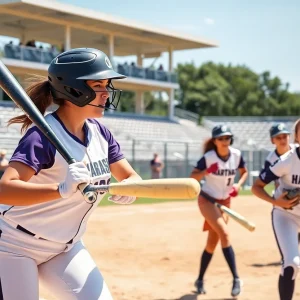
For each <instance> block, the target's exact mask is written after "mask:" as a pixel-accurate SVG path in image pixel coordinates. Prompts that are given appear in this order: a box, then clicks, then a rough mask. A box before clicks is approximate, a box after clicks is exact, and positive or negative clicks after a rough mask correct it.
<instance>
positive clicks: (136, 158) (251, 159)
mask: <svg viewBox="0 0 300 300" xmlns="http://www.w3.org/2000/svg"><path fill="white" fill-rule="evenodd" d="M119 143H120V145H121V148H122V151H123V152H124V154H125V156H126V158H127V160H128V161H129V162H130V163H131V164H132V166H133V167H134V169H135V170H136V171H137V172H138V173H139V174H140V175H141V176H142V177H143V178H144V179H149V178H150V177H151V168H150V161H151V160H152V159H153V154H154V153H158V155H159V157H160V159H161V160H162V161H163V163H164V165H165V168H164V169H163V172H162V177H163V178H176V177H178V178H180V177H181V178H183V177H189V175H190V173H191V171H192V170H193V168H194V167H195V165H196V163H197V161H198V160H199V159H200V157H201V156H202V155H203V150H202V147H203V144H202V143H187V142H180V141H164V142H161V141H160V142H158V141H153V140H129V141H122V140H121V141H119ZM268 153H269V152H268V150H263V149H261V150H257V149H253V150H242V155H243V157H244V160H245V161H246V164H247V168H248V171H249V176H248V178H247V181H246V184H245V186H246V187H249V186H252V184H253V181H254V180H255V179H256V178H257V176H258V175H259V172H260V170H261V168H262V167H263V165H264V161H265V159H266V157H267V155H268Z"/></svg>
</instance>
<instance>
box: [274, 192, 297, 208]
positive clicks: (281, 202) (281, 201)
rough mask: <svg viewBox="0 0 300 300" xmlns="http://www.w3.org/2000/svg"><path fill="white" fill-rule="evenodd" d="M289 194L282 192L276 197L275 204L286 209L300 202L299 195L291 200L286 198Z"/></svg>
mask: <svg viewBox="0 0 300 300" xmlns="http://www.w3.org/2000/svg"><path fill="white" fill-rule="evenodd" d="M287 194H288V192H284V193H282V194H281V195H280V196H279V197H278V198H277V199H275V201H274V204H275V205H277V206H279V207H282V208H285V209H292V208H293V206H295V205H297V204H299V198H298V197H295V198H293V199H290V200H289V199H287V198H286V195H287Z"/></svg>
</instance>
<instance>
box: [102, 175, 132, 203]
mask: <svg viewBox="0 0 300 300" xmlns="http://www.w3.org/2000/svg"><path fill="white" fill-rule="evenodd" d="M126 181H127V179H124V180H122V181H121V182H126ZM107 200H108V201H112V202H114V203H116V204H131V203H133V202H134V201H135V200H136V197H135V196H122V195H112V196H110V197H108V199H107Z"/></svg>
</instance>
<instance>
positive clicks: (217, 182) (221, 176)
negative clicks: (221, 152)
mask: <svg viewBox="0 0 300 300" xmlns="http://www.w3.org/2000/svg"><path fill="white" fill-rule="evenodd" d="M229 151H230V155H229V157H228V159H227V160H226V161H225V160H223V159H222V158H220V157H219V156H218V154H217V152H216V151H215V150H211V151H208V152H207V153H205V154H204V156H203V157H202V158H201V159H200V160H199V161H198V163H197V166H196V168H197V169H199V170H201V171H203V170H205V169H207V168H208V167H209V166H211V165H212V164H214V163H216V162H217V163H218V166H219V169H218V171H217V172H215V173H211V174H208V175H206V176H205V182H204V184H203V186H202V187H201V190H202V191H203V192H205V193H206V194H208V195H210V196H211V197H213V198H215V199H226V198H228V197H229V193H230V191H231V188H232V185H233V184H234V178H235V175H236V173H237V170H238V169H239V168H244V167H245V161H244V159H243V157H242V154H241V151H240V150H238V149H235V148H232V147H230V148H229Z"/></svg>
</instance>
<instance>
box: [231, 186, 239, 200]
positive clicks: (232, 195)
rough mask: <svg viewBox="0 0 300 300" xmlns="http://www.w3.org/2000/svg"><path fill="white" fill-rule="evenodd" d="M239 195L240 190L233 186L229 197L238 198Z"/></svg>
mask: <svg viewBox="0 0 300 300" xmlns="http://www.w3.org/2000/svg"><path fill="white" fill-rule="evenodd" d="M238 194H239V190H238V188H237V187H236V186H233V187H232V188H231V191H230V193H229V196H230V197H236V196H237V195H238Z"/></svg>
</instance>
